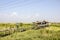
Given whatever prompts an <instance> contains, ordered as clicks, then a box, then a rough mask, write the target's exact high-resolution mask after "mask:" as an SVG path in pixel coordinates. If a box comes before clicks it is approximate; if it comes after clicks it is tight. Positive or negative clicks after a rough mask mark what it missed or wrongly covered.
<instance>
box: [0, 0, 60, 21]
mask: <svg viewBox="0 0 60 40" xmlns="http://www.w3.org/2000/svg"><path fill="white" fill-rule="evenodd" d="M41 20H47V21H50V22H60V0H0V22H33V21H41Z"/></svg>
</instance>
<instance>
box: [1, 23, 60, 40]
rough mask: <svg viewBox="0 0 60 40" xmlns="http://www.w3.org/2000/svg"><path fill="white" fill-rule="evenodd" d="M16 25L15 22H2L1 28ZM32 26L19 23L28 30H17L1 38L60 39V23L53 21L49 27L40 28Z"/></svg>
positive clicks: (13, 39)
mask: <svg viewBox="0 0 60 40" xmlns="http://www.w3.org/2000/svg"><path fill="white" fill-rule="evenodd" d="M14 27H16V25H15V24H0V30H2V29H4V30H5V29H9V28H14ZM31 27H33V26H32V24H22V25H20V24H19V28H25V29H26V31H24V32H20V31H16V32H14V33H12V34H11V35H8V36H4V37H0V40H60V23H51V25H49V27H45V28H41V29H38V30H34V29H30V28H31ZM11 32H12V31H11ZM2 34H3V33H2Z"/></svg>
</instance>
